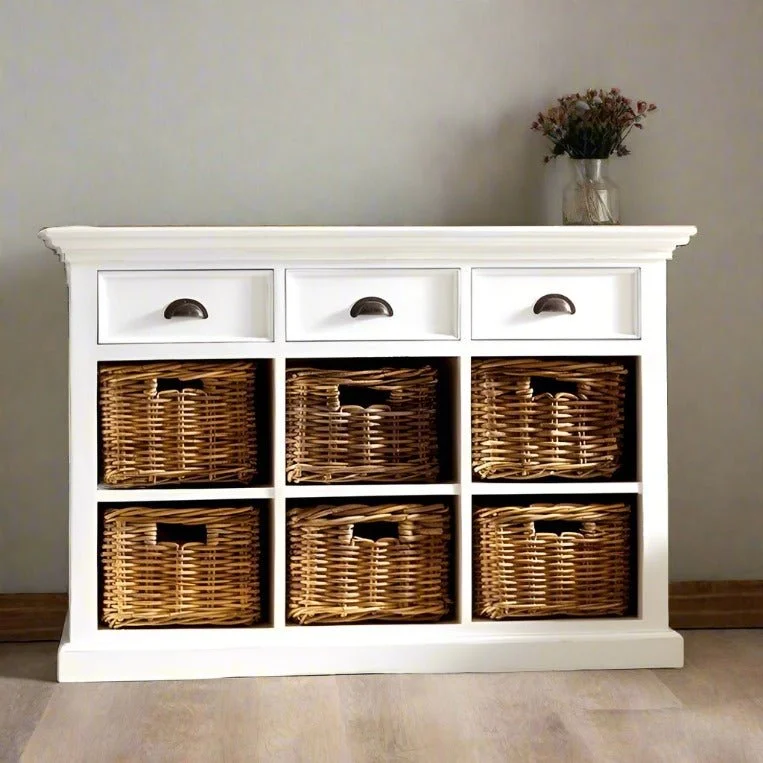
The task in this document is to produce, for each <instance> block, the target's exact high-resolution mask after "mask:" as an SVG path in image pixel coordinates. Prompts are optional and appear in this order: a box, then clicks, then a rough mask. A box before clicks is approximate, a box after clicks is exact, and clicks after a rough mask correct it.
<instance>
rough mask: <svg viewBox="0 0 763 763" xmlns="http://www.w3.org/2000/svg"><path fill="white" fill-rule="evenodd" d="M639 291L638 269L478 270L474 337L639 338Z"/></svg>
mask: <svg viewBox="0 0 763 763" xmlns="http://www.w3.org/2000/svg"><path fill="white" fill-rule="evenodd" d="M638 294H639V271H638V268H612V269H601V268H591V269H584V268H580V269H572V268H562V269H529V268H479V269H475V270H473V271H472V338H474V339H636V338H638V336H639V298H638ZM543 297H547V299H546V300H543V299H542V298H543ZM559 297H564V298H566V299H560V298H559ZM539 300H540V302H539ZM536 305H537V306H536ZM544 308H545V309H544ZM560 309H563V310H565V311H572V310H573V309H574V313H573V312H557V310H560ZM536 310H540V312H536Z"/></svg>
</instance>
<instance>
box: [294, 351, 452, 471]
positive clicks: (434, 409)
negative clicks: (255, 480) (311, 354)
mask: <svg viewBox="0 0 763 763" xmlns="http://www.w3.org/2000/svg"><path fill="white" fill-rule="evenodd" d="M457 373H458V359H457V358H452V357H448V358H443V357H437V358H432V357H426V358H349V359H348V358H333V359H325V358H322V359H299V360H296V359H295V360H288V361H287V363H286V481H287V482H288V483H289V484H295V485H299V484H324V485H327V484H339V483H354V484H371V483H387V484H399V483H419V484H435V483H448V482H453V481H454V480H455V476H456V467H457V463H458V461H457V453H458V445H459V443H458V435H457V432H458V428H457V420H458V418H457V415H456V411H457V402H456V394H455V393H456V390H457V389H458V383H457V378H458V377H457Z"/></svg>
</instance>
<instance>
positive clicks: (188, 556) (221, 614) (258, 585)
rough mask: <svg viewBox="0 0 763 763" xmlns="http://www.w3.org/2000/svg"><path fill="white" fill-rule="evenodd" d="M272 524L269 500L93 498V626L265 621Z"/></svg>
mask: <svg viewBox="0 0 763 763" xmlns="http://www.w3.org/2000/svg"><path fill="white" fill-rule="evenodd" d="M272 528H273V503H272V501H263V500H256V501H250V500H243V501H242V500H220V501H203V500H198V501H183V502H174V501H173V502H146V503H140V504H137V503H129V504H126V503H119V504H111V503H102V504H100V505H99V507H98V602H99V627H100V628H101V629H104V630H112V629H131V630H134V629H146V630H155V629H156V628H214V627H220V628H252V627H268V626H272V624H273V606H272V602H273V575H272V567H273V564H272V560H273V553H272V546H273V541H272V534H273V533H272Z"/></svg>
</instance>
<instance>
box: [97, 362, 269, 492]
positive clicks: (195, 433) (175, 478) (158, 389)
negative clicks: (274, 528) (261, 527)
mask: <svg viewBox="0 0 763 763" xmlns="http://www.w3.org/2000/svg"><path fill="white" fill-rule="evenodd" d="M99 378H100V414H101V437H102V449H103V481H104V482H105V483H106V484H107V485H114V486H117V487H144V486H148V485H159V484H162V483H183V482H249V481H250V480H251V479H252V478H253V477H254V475H255V473H256V459H257V444H256V436H255V434H256V433H255V413H254V387H255V384H254V380H255V365H254V363H252V362H246V361H244V362H238V361H236V362H214V363H209V362H204V363H198V362H187V361H184V362H177V363H165V362H161V363H147V364H144V365H135V364H128V363H114V364H104V365H102V366H101V368H100V370H99Z"/></svg>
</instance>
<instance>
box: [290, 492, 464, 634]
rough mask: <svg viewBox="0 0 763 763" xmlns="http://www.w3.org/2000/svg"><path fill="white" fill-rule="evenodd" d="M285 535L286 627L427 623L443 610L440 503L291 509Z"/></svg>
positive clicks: (445, 522) (445, 539) (445, 537)
mask: <svg viewBox="0 0 763 763" xmlns="http://www.w3.org/2000/svg"><path fill="white" fill-rule="evenodd" d="M288 535H289V594H288V616H289V620H291V621H293V622H298V623H300V624H303V625H304V624H309V623H347V622H353V621H360V620H387V621H399V622H400V621H402V622H415V621H420V622H426V621H435V620H439V619H441V618H442V617H443V616H445V615H446V614H448V612H449V611H450V605H451V599H450V595H449V591H450V587H449V586H450V574H449V556H450V554H449V549H450V511H449V509H448V508H447V507H446V506H444V505H442V504H435V505H431V506H423V505H419V504H412V503H405V504H392V505H387V506H365V505H358V504H352V505H346V506H318V507H316V508H310V509H301V508H294V509H290V510H289V512H288Z"/></svg>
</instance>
